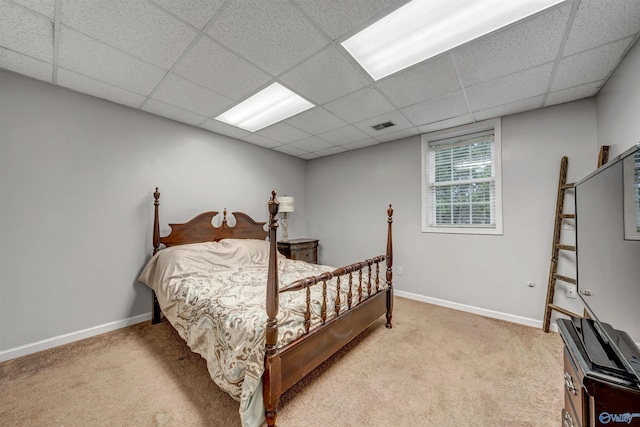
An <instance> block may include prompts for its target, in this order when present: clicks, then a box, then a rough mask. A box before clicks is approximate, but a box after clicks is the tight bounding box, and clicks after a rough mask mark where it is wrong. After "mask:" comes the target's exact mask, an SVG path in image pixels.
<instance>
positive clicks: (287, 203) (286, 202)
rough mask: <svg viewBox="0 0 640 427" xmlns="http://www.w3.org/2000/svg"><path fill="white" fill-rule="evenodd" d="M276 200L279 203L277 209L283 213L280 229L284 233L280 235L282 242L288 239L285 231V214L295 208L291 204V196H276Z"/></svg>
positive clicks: (293, 210)
mask: <svg viewBox="0 0 640 427" xmlns="http://www.w3.org/2000/svg"><path fill="white" fill-rule="evenodd" d="M278 202H279V203H280V209H279V211H280V212H282V213H284V217H283V218H282V230H283V233H284V235H283V236H282V241H283V242H288V241H289V233H287V214H288V213H289V212H295V208H294V206H293V197H287V196H286V195H284V196H282V197H278Z"/></svg>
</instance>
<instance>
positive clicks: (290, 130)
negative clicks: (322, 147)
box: [257, 122, 311, 144]
mask: <svg viewBox="0 0 640 427" xmlns="http://www.w3.org/2000/svg"><path fill="white" fill-rule="evenodd" d="M257 134H258V135H262V136H265V137H267V138H270V139H273V140H275V141H280V142H282V143H283V144H288V143H290V142H294V141H299V140H301V139H305V138H309V136H311V135H309V134H308V133H307V132H305V131H302V130H300V129H298V128H294V127H293V126H291V125H288V124H286V123H284V122H280V123H276V124H274V125H271V126H269V127H267V128H264V129H262V130H260V131H259V132H257Z"/></svg>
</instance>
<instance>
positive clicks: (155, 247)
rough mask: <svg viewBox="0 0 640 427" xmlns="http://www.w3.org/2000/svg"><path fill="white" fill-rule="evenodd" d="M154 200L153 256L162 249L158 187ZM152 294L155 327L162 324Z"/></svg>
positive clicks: (154, 296) (156, 302)
mask: <svg viewBox="0 0 640 427" xmlns="http://www.w3.org/2000/svg"><path fill="white" fill-rule="evenodd" d="M153 198H154V199H155V200H154V202H153V206H154V214H153V254H154V255H155V254H157V253H158V249H159V248H160V219H159V218H158V206H159V205H160V192H158V187H156V191H155V192H154V193H153ZM151 294H152V297H151V298H152V300H151V304H152V310H151V324H153V325H155V324H157V323H160V313H161V311H160V304H158V297H157V296H156V293H155V292H154V291H151Z"/></svg>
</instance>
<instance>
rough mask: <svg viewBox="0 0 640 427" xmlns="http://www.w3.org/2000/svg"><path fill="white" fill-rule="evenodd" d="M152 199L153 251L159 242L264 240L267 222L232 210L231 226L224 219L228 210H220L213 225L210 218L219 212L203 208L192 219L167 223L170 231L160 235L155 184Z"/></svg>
mask: <svg viewBox="0 0 640 427" xmlns="http://www.w3.org/2000/svg"><path fill="white" fill-rule="evenodd" d="M153 197H154V199H155V201H154V202H153V204H154V206H155V209H154V210H155V213H154V220H153V253H154V254H155V253H156V252H158V250H159V249H160V244H164V245H165V246H166V247H170V246H176V245H186V244H189V243H201V242H214V241H218V240H221V239H259V240H265V239H266V238H267V236H268V235H269V232H268V231H265V225H266V222H258V221H255V220H254V219H253V218H251V217H250V216H249V215H247V214H245V213H242V212H232V213H231V214H232V215H233V216H234V217H235V219H236V225H235V226H233V227H231V226H229V224H228V222H227V210H226V209H225V210H224V211H223V218H222V223H221V224H220V226H219V227H215V226H214V225H213V223H212V221H213V218H214V217H215V216H216V215H218V213H219V212H214V211H211V212H204V213H201V214H200V215H197V216H196V217H194V218H192V219H191V220H189V221H187V222H185V223H181V224H169V227H171V232H170V233H169V235H167V236H165V237H160V220H159V218H158V206H159V205H160V193H159V192H158V188H157V187H156V191H155V192H154V193H153Z"/></svg>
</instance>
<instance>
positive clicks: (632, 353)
mask: <svg viewBox="0 0 640 427" xmlns="http://www.w3.org/2000/svg"><path fill="white" fill-rule="evenodd" d="M639 199H640V144H638V145H636V146H634V147H633V148H632V149H630V150H628V151H626V152H625V153H623V154H622V155H620V156H618V157H617V158H615V159H612V160H610V161H609V162H608V163H607V164H605V165H604V166H603V167H601V168H599V169H598V170H596V171H595V172H594V173H592V174H590V175H588V176H587V177H586V178H584V179H582V180H581V181H579V182H578V183H576V186H575V203H576V261H577V270H578V271H577V281H578V294H579V295H580V298H581V299H582V301H583V302H584V304H585V307H586V309H587V311H588V313H589V316H590V317H591V318H592V319H593V320H594V321H595V322H596V323H597V325H596V326H597V329H598V330H599V331H600V332H601V333H602V334H603V339H604V340H605V341H606V342H607V344H608V345H611V347H612V350H613V351H614V352H615V353H616V354H617V355H618V356H619V357H620V358H621V361H622V363H623V364H624V365H625V366H626V367H627V370H629V371H630V374H633V375H635V376H636V377H637V379H638V381H640V352H638V347H637V346H638V344H640V201H639ZM615 330H622V331H624V332H626V333H627V334H628V335H629V337H630V338H631V340H630V341H631V347H632V348H631V349H629V348H627V347H629V342H628V341H629V340H626V341H625V342H624V343H623V342H621V337H620V336H618V335H617V334H616V332H615ZM633 343H635V346H634V344H633ZM633 347H635V348H633Z"/></svg>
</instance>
